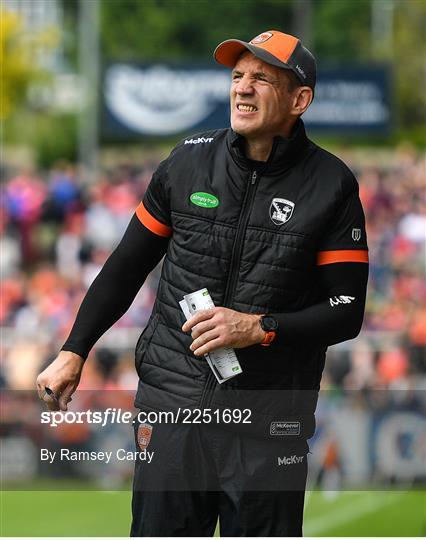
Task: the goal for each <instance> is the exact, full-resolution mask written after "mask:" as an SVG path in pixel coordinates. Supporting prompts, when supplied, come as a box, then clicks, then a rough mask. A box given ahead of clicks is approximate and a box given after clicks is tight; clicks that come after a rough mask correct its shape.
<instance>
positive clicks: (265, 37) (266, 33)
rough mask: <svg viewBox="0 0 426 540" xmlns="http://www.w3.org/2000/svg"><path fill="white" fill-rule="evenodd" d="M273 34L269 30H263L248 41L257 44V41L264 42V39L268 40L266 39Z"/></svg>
mask: <svg viewBox="0 0 426 540" xmlns="http://www.w3.org/2000/svg"><path fill="white" fill-rule="evenodd" d="M272 36H273V34H272V33H271V32H263V34H259V35H258V36H256V37H255V38H253V39H252V40H251V41H250V43H252V44H253V45H256V44H259V43H265V41H268V39H271V37H272Z"/></svg>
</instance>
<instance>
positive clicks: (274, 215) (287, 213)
mask: <svg viewBox="0 0 426 540" xmlns="http://www.w3.org/2000/svg"><path fill="white" fill-rule="evenodd" d="M294 206H295V205H294V202H291V201H288V200H287V199H272V202H271V206H270V207H269V216H270V218H271V219H272V222H273V223H275V225H283V223H287V221H289V219H290V218H291V216H292V215H293V210H294Z"/></svg>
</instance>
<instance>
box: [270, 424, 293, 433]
mask: <svg viewBox="0 0 426 540" xmlns="http://www.w3.org/2000/svg"><path fill="white" fill-rule="evenodd" d="M269 433H270V435H300V422H271V425H270V427H269Z"/></svg>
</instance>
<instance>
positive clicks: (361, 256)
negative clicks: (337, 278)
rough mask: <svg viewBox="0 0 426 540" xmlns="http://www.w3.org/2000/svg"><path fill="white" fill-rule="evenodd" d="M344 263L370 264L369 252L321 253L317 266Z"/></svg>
mask: <svg viewBox="0 0 426 540" xmlns="http://www.w3.org/2000/svg"><path fill="white" fill-rule="evenodd" d="M342 262H359V263H368V251H367V250H361V249H340V250H336V251H319V252H318V254H317V265H318V266H321V265H323V264H333V263H342Z"/></svg>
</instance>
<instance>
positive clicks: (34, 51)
mask: <svg viewBox="0 0 426 540" xmlns="http://www.w3.org/2000/svg"><path fill="white" fill-rule="evenodd" d="M0 9H1V16H0V62H1V74H0V81H1V92H0V119H2V120H3V119H5V118H8V117H9V116H10V115H11V114H12V113H13V111H14V110H15V109H16V108H17V107H18V106H20V105H22V104H23V103H24V102H25V100H26V95H27V91H28V88H29V87H30V86H31V85H32V84H33V83H35V82H40V81H44V82H46V80H47V79H48V73H47V72H46V70H44V69H43V68H42V67H41V66H40V65H39V62H38V59H39V55H40V53H43V52H46V51H47V50H50V49H52V48H53V47H54V46H55V45H56V44H57V38H58V35H57V31H56V30H55V29H54V28H48V29H45V30H43V31H32V32H30V33H25V32H23V21H22V19H21V17H20V16H19V15H17V14H16V13H14V12H12V11H8V10H7V9H5V8H4V6H3V5H1V6H0Z"/></svg>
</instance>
